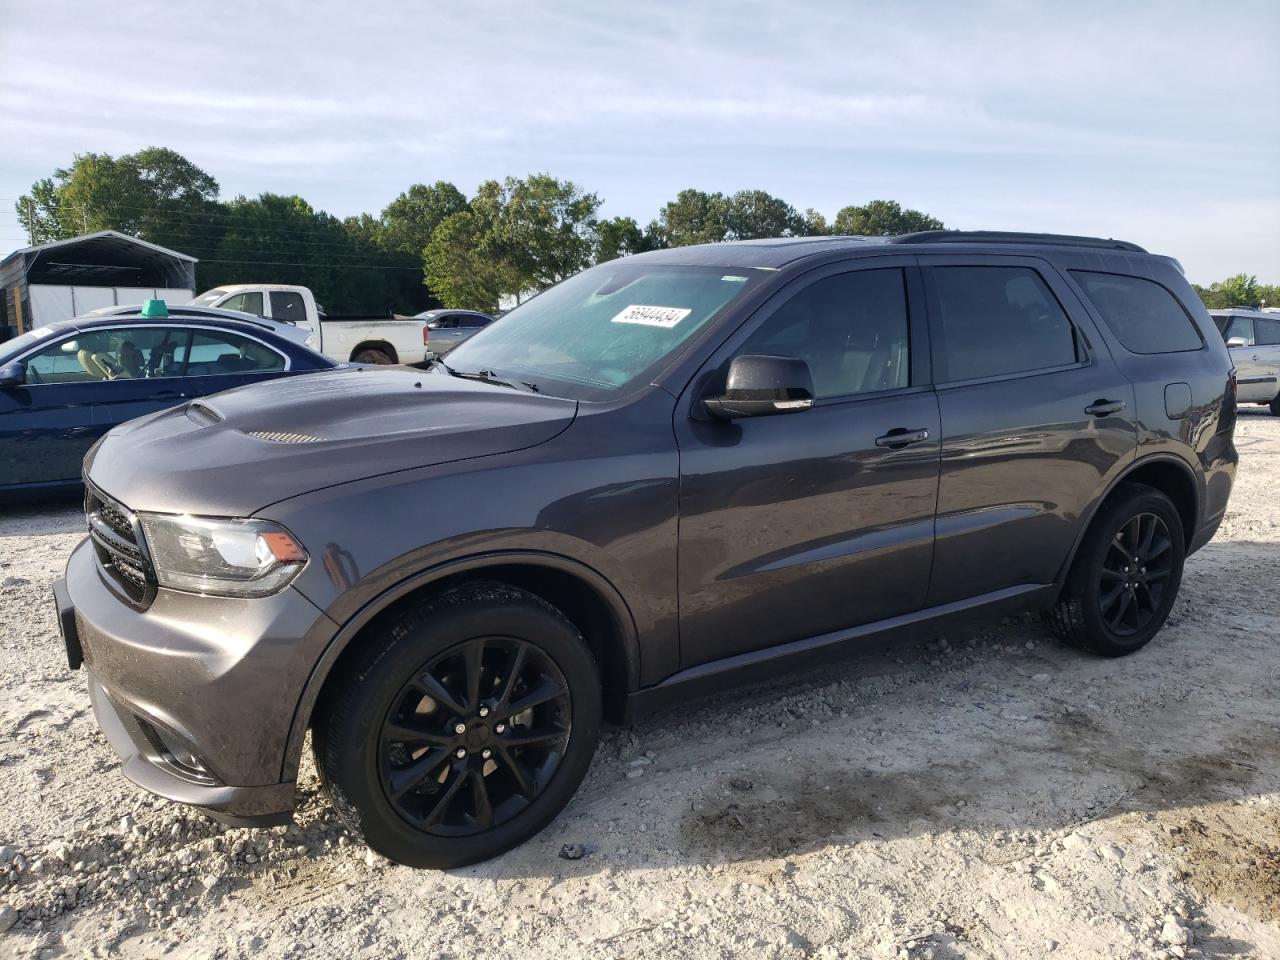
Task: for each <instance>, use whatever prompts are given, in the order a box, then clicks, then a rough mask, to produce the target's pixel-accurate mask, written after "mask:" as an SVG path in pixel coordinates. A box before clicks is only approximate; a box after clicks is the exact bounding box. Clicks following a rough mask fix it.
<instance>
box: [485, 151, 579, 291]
mask: <svg viewBox="0 0 1280 960" xmlns="http://www.w3.org/2000/svg"><path fill="white" fill-rule="evenodd" d="M502 197H503V202H502V206H501V209H500V210H499V211H498V214H497V217H496V224H497V236H496V238H495V240H496V243H495V246H496V247H497V248H499V249H500V250H501V252H502V259H504V260H506V261H507V262H509V263H511V264H512V265H513V266H514V267H515V269H516V272H517V274H518V276H519V279H518V286H517V288H516V289H514V290H510V291H507V292H509V293H511V294H512V295H513V296H515V297H516V299H517V300H519V299H520V298H521V296H522V295H523V294H525V293H527V292H536V291H538V290H543V289H545V288H547V287H549V286H551V285H552V284H553V283H559V282H560V281H561V280H563V279H565V278H566V277H570V276H572V275H573V274H575V273H577V272H578V271H579V270H582V269H584V268H585V267H588V266H590V265H591V262H592V259H593V257H594V255H595V248H596V221H595V214H596V211H597V210H599V209H600V198H599V197H597V196H596V195H595V194H594V193H585V192H583V190H582V188H581V187H579V186H578V185H577V184H576V183H574V182H573V181H572V180H557V179H556V178H555V177H553V176H551V175H550V174H547V173H535V174H531V175H530V176H528V177H525V178H524V179H523V180H518V179H515V178H513V177H508V178H507V179H506V181H505V183H504V184H503V191H502Z"/></svg>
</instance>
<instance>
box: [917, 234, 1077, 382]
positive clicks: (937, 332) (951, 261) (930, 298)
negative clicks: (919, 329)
mask: <svg viewBox="0 0 1280 960" xmlns="http://www.w3.org/2000/svg"><path fill="white" fill-rule="evenodd" d="M919 259H920V279H921V283H922V284H923V287H924V301H925V306H926V311H927V314H928V322H929V337H930V339H929V352H930V359H931V360H932V358H933V357H934V356H935V355H936V354H937V353H938V351H939V350H941V349H942V348H943V345H945V343H946V338H945V335H944V332H943V331H942V330H941V329H940V327H941V325H942V312H941V305H940V304H939V302H938V291H937V288H936V286H935V285H934V282H933V271H934V269H935V268H937V267H1023V268H1026V269H1029V270H1032V271H1034V272H1035V273H1036V274H1037V275H1038V276H1039V277H1040V280H1041V281H1042V282H1043V283H1044V285H1045V287H1046V288H1048V290H1049V293H1050V294H1051V295H1052V296H1053V298H1054V300H1056V301H1057V303H1058V306H1059V308H1060V309H1061V310H1062V313H1063V315H1064V316H1065V317H1066V318H1067V323H1069V324H1070V325H1071V333H1072V338H1073V339H1074V341H1075V346H1076V353H1077V358H1076V360H1075V361H1074V362H1073V363H1059V364H1051V365H1049V366H1045V367H1036V368H1034V369H1032V370H1017V371H1013V372H1011V373H997V374H992V375H991V376H988V377H972V378H970V379H967V380H940V379H939V378H938V376H937V371H936V367H937V364H934V365H933V366H934V368H935V369H934V370H933V374H934V375H933V380H934V388H935V389H937V390H950V389H952V388H956V387H971V386H975V385H979V384H984V383H1000V382H1002V381H1006V380H1019V379H1023V378H1025V377H1035V376H1043V375H1044V374H1049V373H1060V372H1063V371H1068V370H1083V369H1086V368H1088V367H1090V366H1092V365H1093V363H1094V360H1093V354H1094V351H1095V349H1096V348H1095V347H1094V342H1093V339H1092V338H1091V337H1090V333H1091V330H1090V328H1089V327H1087V326H1085V324H1084V323H1082V320H1083V319H1084V317H1082V315H1081V313H1080V310H1081V309H1082V308H1081V307H1080V306H1079V304H1078V300H1079V298H1078V297H1077V296H1076V295H1075V291H1074V290H1072V289H1071V288H1070V287H1067V286H1065V281H1064V279H1063V278H1062V276H1061V274H1059V272H1058V271H1057V270H1056V269H1055V268H1054V266H1053V264H1051V263H1050V262H1049V261H1047V260H1043V259H1041V258H1039V257H1027V256H1017V255H1005V256H1001V255H999V254H977V255H974V256H967V257H966V256H948V255H943V254H938V255H926V256H922V257H920V258H919ZM1069 297H1070V302H1071V303H1074V304H1076V306H1075V307H1074V308H1073V307H1072V306H1071V305H1069V300H1068V298H1069Z"/></svg>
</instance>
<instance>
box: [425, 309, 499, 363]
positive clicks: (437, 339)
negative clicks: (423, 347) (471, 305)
mask: <svg viewBox="0 0 1280 960" xmlns="http://www.w3.org/2000/svg"><path fill="white" fill-rule="evenodd" d="M416 319H418V320H425V321H427V359H431V358H432V357H442V356H444V355H445V354H446V353H448V352H449V351H450V350H452V349H453V348H454V347H456V346H457V345H458V344H460V343H462V341H463V340H466V339H467V338H468V337H470V336H471V335H472V334H474V333H478V332H479V331H480V330H483V329H484V328H485V327H487V326H488V325H489V324H491V323H492V322H493V320H494V318H493V317H491V316H489V314H487V313H481V312H480V311H478V310H427V311H425V312H424V313H419V314H416Z"/></svg>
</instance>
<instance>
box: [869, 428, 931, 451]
mask: <svg viewBox="0 0 1280 960" xmlns="http://www.w3.org/2000/svg"><path fill="white" fill-rule="evenodd" d="M928 439H929V431H928V430H925V429H923V428H921V429H919V430H909V429H907V428H906V427H894V428H893V429H892V430H890V431H889V432H888V433H886V434H885V435H884V436H882V437H876V446H877V447H890V448H896V447H905V446H907V445H909V444H912V443H921V442H922V441H925V440H928Z"/></svg>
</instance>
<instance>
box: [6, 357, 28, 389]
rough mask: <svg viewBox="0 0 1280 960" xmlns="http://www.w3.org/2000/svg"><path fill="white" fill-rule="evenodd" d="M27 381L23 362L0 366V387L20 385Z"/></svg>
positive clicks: (25, 366)
mask: <svg viewBox="0 0 1280 960" xmlns="http://www.w3.org/2000/svg"><path fill="white" fill-rule="evenodd" d="M26 382H27V365H26V364H25V363H19V362H16V361H15V362H14V363H7V364H5V365H4V366H3V367H0V387H20V386H22V385H23V384H24V383H26Z"/></svg>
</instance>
